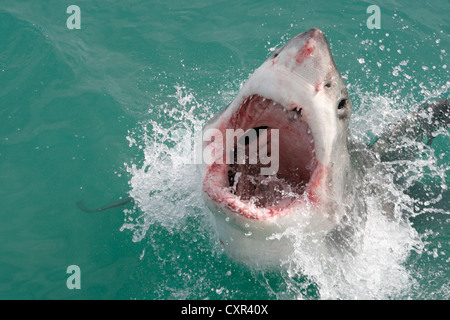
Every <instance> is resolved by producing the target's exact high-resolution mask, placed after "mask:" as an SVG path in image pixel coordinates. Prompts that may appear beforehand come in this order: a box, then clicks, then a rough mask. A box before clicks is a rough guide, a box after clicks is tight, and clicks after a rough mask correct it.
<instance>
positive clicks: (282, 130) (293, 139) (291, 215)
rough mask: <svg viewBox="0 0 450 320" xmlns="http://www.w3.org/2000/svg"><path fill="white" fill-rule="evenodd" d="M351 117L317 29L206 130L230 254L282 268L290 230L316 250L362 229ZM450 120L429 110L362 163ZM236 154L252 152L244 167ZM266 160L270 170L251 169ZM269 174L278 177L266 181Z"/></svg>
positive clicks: (437, 107) (256, 77)
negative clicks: (357, 226) (430, 125)
mask: <svg viewBox="0 0 450 320" xmlns="http://www.w3.org/2000/svg"><path fill="white" fill-rule="evenodd" d="M351 113H352V104H351V101H350V98H349V95H348V92H347V89H346V86H345V84H344V81H343V79H342V76H341V74H340V72H339V70H338V69H337V67H336V63H335V61H334V59H333V56H332V53H331V51H330V48H329V45H328V43H327V40H326V38H325V35H324V33H323V32H322V31H321V30H319V29H317V28H314V29H311V30H309V31H306V32H303V33H301V34H299V35H297V36H295V37H294V38H292V39H291V40H289V41H288V42H287V43H286V44H285V45H284V46H282V47H281V48H279V49H278V50H276V51H274V52H273V54H271V55H270V56H269V57H268V58H267V60H266V61H265V62H264V63H263V64H262V65H261V66H260V67H259V68H257V69H256V70H255V71H254V72H253V74H251V76H250V77H249V78H248V80H247V81H246V82H245V84H244V85H243V86H242V88H241V90H240V91H239V93H238V94H237V96H236V97H235V99H234V100H233V101H232V102H231V104H230V105H229V106H228V107H227V108H225V109H223V110H222V111H220V112H219V113H218V114H217V115H215V116H214V117H213V118H212V119H211V120H210V121H209V122H208V123H207V124H206V125H205V127H204V128H203V132H204V141H205V142H204V145H203V148H204V150H206V149H208V150H209V151H210V152H212V154H213V156H212V161H209V162H208V163H207V164H206V165H204V168H203V178H202V190H203V195H204V199H205V201H206V203H207V205H208V207H209V208H210V210H211V212H212V213H213V216H214V221H215V225H216V229H217V234H218V238H219V241H220V243H221V244H222V246H223V247H224V249H225V251H226V252H227V254H228V255H230V256H231V257H232V258H234V259H235V260H239V261H242V262H245V263H250V264H254V263H255V262H256V263H258V264H279V262H280V260H282V259H286V258H287V257H288V256H289V255H290V254H291V253H292V250H293V242H292V240H291V239H289V237H283V236H280V235H282V234H283V232H284V231H285V230H286V229H287V228H289V227H292V226H297V227H298V230H299V232H305V233H307V234H309V235H311V241H316V242H317V241H323V240H324V239H328V243H329V242H334V243H335V244H336V242H339V239H341V238H342V237H343V236H342V234H343V233H345V230H347V231H348V229H349V228H348V226H350V225H355V224H357V223H363V221H364V217H363V216H364V211H365V204H364V201H363V200H362V199H360V197H359V195H358V190H355V188H356V189H357V188H358V187H357V186H358V183H357V182H358V179H360V172H361V168H360V167H357V166H356V165H355V164H357V163H358V162H361V161H360V160H361V159H356V160H355V159H352V156H351V154H355V153H354V152H353V151H352V150H349V149H350V148H351V145H352V142H351V141H349V122H350V117H351ZM448 114H449V108H448V102H447V101H441V102H440V103H435V104H434V105H431V106H427V107H426V108H422V109H421V110H419V111H418V112H417V113H416V114H414V115H413V116H412V117H411V118H410V119H409V120H405V121H403V122H401V123H400V124H399V125H397V126H396V127H394V129H393V130H392V131H391V132H388V133H386V134H385V135H384V136H382V137H380V138H379V139H378V140H377V141H374V142H372V143H371V145H370V146H369V148H371V150H374V151H375V152H378V155H375V156H373V153H372V152H371V153H370V155H371V156H367V158H369V159H364V162H366V163H367V162H373V161H377V160H379V159H380V157H388V156H389V155H392V153H394V154H395V151H393V149H391V148H389V147H390V146H391V145H392V144H393V143H395V141H394V140H396V137H398V136H400V135H401V134H408V132H409V134H411V135H414V137H419V136H421V134H422V133H423V132H426V133H429V132H431V131H432V129H435V127H433V128H428V129H427V128H425V129H424V125H423V123H433V121H434V120H436V121H437V122H436V121H434V122H436V124H437V126H442V125H443V124H446V125H448V122H449V121H448ZM430 117H431V118H430ZM428 120H430V121H428ZM395 128H397V129H398V130H396V129H395ZM408 128H416V130H412V133H411V130H407V129H408ZM417 128H422V129H417ZM421 130H422V131H421ZM230 132H231V133H232V134H229V133H230ZM248 132H255V133H256V139H255V134H254V133H253V135H248V136H246V135H247V133H248ZM275 133H276V135H275ZM205 137H206V138H205ZM262 137H263V138H264V139H265V140H264V143H263V144H261V143H258V141H259V140H262ZM273 137H276V139H272V140H271V139H270V138H273ZM252 139H253V142H252V141H251V140H252ZM251 145H253V146H254V148H253V149H252V148H250V146H251ZM230 146H231V148H229V147H230ZM239 148H241V149H239ZM263 149H264V150H263ZM237 150H244V151H246V152H247V153H246V156H245V157H244V158H241V159H240V161H239V160H238V159H237V158H238V157H237ZM388 150H389V151H388ZM263 151H264V153H266V154H268V155H270V156H271V157H272V164H268V163H267V161H266V162H264V161H262V160H263V158H261V159H260V160H257V161H253V163H251V162H250V161H245V160H249V159H250V158H251V157H252V152H253V153H263ZM275 153H276V154H275ZM366 154H369V153H366ZM356 157H357V158H358V157H366V156H365V155H364V154H357V155H356ZM267 158H268V157H267V155H266V158H265V159H266V160H267ZM253 159H256V158H253ZM226 160H228V161H226ZM274 163H275V165H273V164H274ZM264 168H266V169H267V168H271V169H272V170H271V171H270V170H269V172H266V173H263V169H264ZM347 233H348V232H347ZM324 242H326V241H324Z"/></svg>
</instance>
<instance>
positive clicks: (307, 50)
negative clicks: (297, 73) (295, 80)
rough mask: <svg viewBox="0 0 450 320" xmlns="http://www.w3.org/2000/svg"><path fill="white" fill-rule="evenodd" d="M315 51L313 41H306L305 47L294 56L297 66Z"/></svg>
mask: <svg viewBox="0 0 450 320" xmlns="http://www.w3.org/2000/svg"><path fill="white" fill-rule="evenodd" d="M315 49H316V45H315V43H314V41H307V42H306V43H305V45H304V46H303V47H302V48H301V49H300V50H298V52H297V54H296V55H295V61H297V63H298V64H302V63H303V62H304V61H305V59H306V58H308V57H309V56H310V55H311V54H312V52H313V51H314V50H315Z"/></svg>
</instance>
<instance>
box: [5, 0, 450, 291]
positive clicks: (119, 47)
mask: <svg viewBox="0 0 450 320" xmlns="http://www.w3.org/2000/svg"><path fill="white" fill-rule="evenodd" d="M372 4H376V5H378V6H379V8H380V29H369V28H368V25H367V20H368V19H369V17H370V16H371V13H367V8H368V7H369V6H370V5H372ZM70 5H77V6H78V8H79V9H80V15H79V19H78V20H79V22H80V25H79V27H80V29H76V28H74V29H73V28H69V27H68V22H69V26H73V25H71V24H70V23H71V22H74V21H77V20H73V19H75V18H77V17H76V16H73V14H75V13H76V12H75V11H69V13H67V9H68V7H69V6H70ZM449 9H450V6H449V2H448V0H435V1H406V0H396V1H393V0H391V1H387V0H384V1H383V0H380V1H376V3H373V2H370V1H323V0H314V1H299V0H297V1H260V0H258V1H256V0H251V1H250V0H249V1H199V0H192V1H170V0H169V1H166V0H165V1H138V0H136V1H129V2H126V1H112V0H108V1H107V0H105V1H55V0H51V1H50V0H49V1H17V0H2V1H0V299H126V300H128V299H445V300H446V299H449V298H450V281H449V279H450V268H449V262H450V215H449V213H450V192H449V187H450V181H449V179H450V178H449V173H450V166H449V165H450V151H449V142H450V136H449V132H448V130H447V129H443V130H440V131H439V132H438V133H437V135H436V137H435V138H434V140H433V144H432V145H431V146H427V145H424V144H420V146H418V147H420V148H421V149H420V150H421V152H420V153H419V154H418V156H417V157H416V159H412V160H403V161H397V162H395V161H394V162H392V163H387V164H385V167H386V171H385V172H387V173H384V174H380V172H378V173H377V172H372V173H368V176H367V177H366V179H367V180H368V181H371V182H372V183H378V184H379V185H380V186H383V187H385V188H389V189H390V190H391V191H392V194H394V195H395V203H396V210H397V212H398V213H399V215H398V216H397V218H396V219H393V220H392V219H387V218H386V217H385V216H383V215H382V214H381V212H380V210H379V207H380V204H381V203H382V202H383V199H379V198H377V195H376V192H375V194H370V195H366V194H361V197H363V198H365V200H367V202H368V203H369V204H370V206H369V212H368V218H367V225H366V227H365V229H364V233H365V234H364V240H363V241H364V243H363V244H362V246H361V252H360V253H359V254H358V255H357V256H356V257H355V258H354V259H353V260H351V261H340V260H333V258H332V257H323V256H317V253H316V254H314V253H312V252H301V251H299V252H296V254H294V255H293V257H292V259H291V260H290V261H287V262H285V263H284V265H283V266H281V267H280V269H265V268H257V267H247V266H245V265H241V264H238V263H236V262H234V261H232V260H231V259H230V258H228V257H227V255H226V254H225V253H224V252H223V250H222V248H221V246H220V244H219V242H218V240H217V237H216V233H215V230H214V224H213V220H212V218H211V214H210V212H209V211H208V210H207V208H206V206H205V204H204V203H203V200H202V197H201V190H200V173H199V171H198V169H197V167H196V166H195V165H193V164H189V163H186V161H184V160H183V158H182V157H180V153H179V152H178V151H179V150H178V148H177V146H178V143H179V141H180V139H179V137H178V136H177V135H176V134H174V132H179V131H177V130H178V129H180V128H184V129H187V130H197V129H198V128H201V126H202V125H203V124H204V123H205V122H206V121H207V120H208V119H209V118H210V117H212V115H213V114H214V113H216V112H217V111H219V110H220V109H222V108H223V107H225V106H226V105H228V104H229V103H230V102H231V101H232V99H233V97H234V96H235V95H236V94H237V92H238V91H239V88H240V86H241V85H242V84H243V82H244V81H245V80H246V79H247V78H248V76H249V74H251V73H252V72H253V70H254V69H255V68H257V67H258V66H259V65H260V64H261V63H262V62H263V61H264V60H265V59H266V58H267V57H268V56H269V55H270V54H271V53H272V52H273V50H275V48H277V47H280V46H281V45H283V44H284V43H285V42H286V41H288V40H289V39H290V38H291V37H293V36H295V35H296V34H298V33H301V32H303V31H306V30H308V29H310V28H312V27H318V28H320V29H322V30H323V31H324V33H325V34H326V36H327V39H328V42H329V43H330V46H331V50H332V52H333V55H334V58H335V61H336V64H337V66H338V68H339V70H340V72H341V73H342V75H343V77H344V80H345V82H346V84H347V88H348V91H349V95H350V98H351V100H352V103H353V115H352V121H351V132H352V139H359V140H360V141H365V142H367V143H368V142H369V141H371V139H372V138H373V137H374V136H376V135H379V134H381V133H382V132H383V131H384V130H385V128H387V127H388V126H389V125H390V124H391V123H394V122H396V121H398V120H399V119H401V118H403V117H405V116H406V115H407V114H408V113H409V112H410V111H413V110H415V109H417V108H418V107H419V106H420V105H422V104H423V103H425V102H427V101H432V100H435V99H439V98H444V99H448V96H449V88H450V79H449V68H450V61H449V50H450V38H449V31H450V28H449V19H448V12H449ZM68 20H69V21H68ZM127 197H131V198H133V200H134V201H133V202H131V203H128V204H126V205H124V206H122V207H116V208H113V209H111V210H108V211H104V212H97V213H87V212H84V211H81V210H80V209H79V208H78V206H77V205H76V203H77V202H78V201H83V202H84V204H85V206H86V207H89V208H96V207H102V206H105V205H108V204H110V203H112V202H116V201H119V200H121V199H126V198H127ZM298 247H301V246H298ZM69 266H78V268H79V269H78V271H79V272H74V273H72V272H71V271H69V272H68V267H69ZM69 270H70V269H69ZM72 276H79V277H78V278H70V277H72ZM69 278H70V279H69ZM71 279H72V280H73V281H72V280H71ZM70 283H72V284H74V283H78V284H80V288H79V289H77V288H72V289H71V288H69V287H70Z"/></svg>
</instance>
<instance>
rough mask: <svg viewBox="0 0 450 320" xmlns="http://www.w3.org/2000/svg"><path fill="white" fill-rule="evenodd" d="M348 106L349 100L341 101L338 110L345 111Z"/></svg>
mask: <svg viewBox="0 0 450 320" xmlns="http://www.w3.org/2000/svg"><path fill="white" fill-rule="evenodd" d="M346 104H347V99H341V101H339V104H338V107H337V108H338V110H341V109H343V108H345V105H346Z"/></svg>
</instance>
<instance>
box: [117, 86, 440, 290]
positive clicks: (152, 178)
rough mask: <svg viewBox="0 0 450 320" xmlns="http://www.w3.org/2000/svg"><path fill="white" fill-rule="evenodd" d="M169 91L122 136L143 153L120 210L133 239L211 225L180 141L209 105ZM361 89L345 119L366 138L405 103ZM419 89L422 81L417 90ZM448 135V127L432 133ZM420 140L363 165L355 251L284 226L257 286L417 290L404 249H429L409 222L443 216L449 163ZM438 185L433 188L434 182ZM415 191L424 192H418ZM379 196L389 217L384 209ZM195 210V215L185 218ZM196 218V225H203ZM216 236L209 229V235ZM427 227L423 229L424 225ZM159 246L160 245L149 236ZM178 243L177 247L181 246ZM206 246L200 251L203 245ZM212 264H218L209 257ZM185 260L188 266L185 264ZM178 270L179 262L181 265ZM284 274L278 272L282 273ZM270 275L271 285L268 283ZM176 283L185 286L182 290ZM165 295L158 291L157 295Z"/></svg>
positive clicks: (404, 109)
mask: <svg viewBox="0 0 450 320" xmlns="http://www.w3.org/2000/svg"><path fill="white" fill-rule="evenodd" d="M175 89H176V92H175V94H172V95H168V96H169V97H170V98H171V99H172V103H171V102H166V103H163V104H161V105H160V106H158V107H154V108H153V109H154V110H157V112H156V113H155V112H153V118H152V119H150V120H148V121H146V122H143V123H141V126H140V128H138V129H137V130H136V131H134V132H130V133H129V135H128V137H127V140H128V141H129V144H130V147H132V148H137V149H138V150H139V152H140V153H142V154H143V159H142V160H141V161H139V162H138V163H134V162H130V163H127V164H125V167H126V169H127V171H128V173H129V174H130V177H131V179H130V187H131V191H130V196H132V197H133V198H134V199H135V201H136V204H137V206H136V208H135V209H133V210H128V211H125V213H126V217H125V220H126V221H125V223H124V224H123V226H122V228H121V230H129V231H132V234H133V241H135V242H140V241H142V240H143V239H145V238H148V237H149V236H150V237H151V236H153V233H150V234H148V231H149V229H150V228H151V227H152V226H155V225H157V226H158V227H162V228H164V229H165V230H167V231H168V232H169V233H171V234H177V233H179V232H182V230H185V229H186V225H191V226H192V224H193V223H194V222H193V221H195V226H196V230H197V231H198V229H199V228H200V229H202V230H203V231H202V230H201V231H200V232H204V230H206V229H208V228H212V225H213V224H212V223H211V220H210V214H209V212H208V210H207V209H206V207H205V206H204V204H203V199H202V196H201V184H200V179H201V174H200V169H199V168H198V167H196V166H195V165H192V164H189V161H188V162H186V157H185V154H183V153H182V152H180V150H181V149H182V148H181V149H180V146H181V145H183V144H184V143H185V142H184V140H183V135H179V134H176V133H179V132H180V130H181V129H182V130H192V131H195V130H198V129H199V128H201V127H202V126H203V124H204V123H205V114H204V113H200V110H205V109H206V110H211V107H209V106H207V105H206V104H205V103H203V102H199V101H198V100H197V99H196V98H195V95H194V94H193V93H192V92H191V91H190V90H188V89H186V87H183V86H177V87H175ZM352 89H353V92H355V94H356V95H358V100H360V102H361V103H360V107H359V109H357V110H356V112H355V114H354V116H353V119H352V121H353V122H352V138H353V139H354V140H357V141H359V142H363V143H367V142H368V141H370V140H371V138H372V137H373V136H374V135H379V134H380V133H382V128H386V127H387V126H388V125H389V124H391V123H392V122H395V121H396V120H398V119H401V118H402V117H404V116H405V115H406V114H407V113H408V109H409V108H410V106H409V102H407V101H406V100H404V101H403V103H404V104H403V105H402V104H400V105H399V103H398V99H397V97H390V96H385V95H381V94H374V93H370V92H364V91H362V90H361V89H360V88H358V87H357V86H353V87H352ZM424 90H425V89H424ZM447 90H448V86H447V85H444V86H442V87H441V90H440V91H438V92H434V93H433V94H432V96H439V95H442V94H444V93H445V92H446V91H447ZM439 137H440V138H441V139H448V138H449V134H448V132H447V131H446V130H442V131H440V132H439V133H438V137H437V138H439ZM405 143H406V144H409V145H410V146H412V145H413V144H414V147H416V148H418V150H419V155H418V157H417V158H415V159H406V160H396V161H391V162H384V163H379V164H377V165H375V166H374V167H372V168H367V170H366V173H365V176H364V178H363V180H362V181H361V182H360V183H361V186H364V188H360V189H358V190H360V194H359V195H358V196H359V197H361V198H364V200H365V203H366V206H367V213H366V221H365V224H363V225H362V226H361V227H358V228H357V230H356V233H357V234H358V237H357V238H358V239H360V243H359V244H358V245H357V246H355V247H354V248H353V252H351V253H348V254H344V255H343V254H342V253H341V252H333V251H330V250H327V249H326V248H325V244H324V242H321V241H318V240H317V239H312V237H311V235H308V234H306V233H304V232H303V233H302V232H299V230H298V228H296V227H295V226H293V227H292V228H289V229H288V230H286V232H285V233H284V234H281V235H274V236H275V237H276V236H279V237H290V238H292V239H294V243H295V251H294V253H293V254H292V256H291V257H290V259H289V260H288V261H284V262H283V265H282V268H281V270H279V271H278V272H276V273H271V272H270V271H268V270H265V269H257V268H255V269H253V270H252V276H253V277H254V279H255V281H257V282H258V283H259V285H261V286H263V287H264V288H266V290H267V292H266V294H267V295H269V296H272V297H275V298H279V299H284V298H289V299H292V298H299V299H302V298H311V297H314V296H315V297H318V298H321V299H389V298H405V297H414V296H417V295H418V293H419V292H420V290H421V288H422V287H421V286H422V285H421V284H420V283H419V282H420V281H418V280H417V277H418V275H417V273H416V272H415V270H414V264H413V265H409V264H408V263H409V260H410V259H411V255H412V254H414V255H415V256H419V257H421V256H422V255H423V253H424V252H427V242H426V241H425V238H426V236H424V234H420V233H419V232H418V231H417V229H416V228H415V227H414V225H413V223H412V219H414V217H417V216H420V215H423V214H426V213H427V212H436V211H438V212H440V213H443V214H448V208H444V209H436V205H437V204H439V203H441V202H442V200H443V198H444V196H445V195H444V192H445V190H446V186H447V181H446V176H447V172H448V170H449V166H448V161H446V160H445V159H447V158H448V151H445V152H446V153H445V152H444V153H445V154H444V155H442V154H437V153H436V152H435V150H434V149H433V148H431V147H429V146H426V145H425V144H423V143H421V142H416V141H405ZM436 184H437V185H438V186H439V187H438V188H434V187H433V185H436ZM422 192H424V193H423V194H424V195H425V196H422ZM386 204H388V205H389V208H388V209H389V210H390V212H391V214H390V215H386V214H385V213H384V211H386V207H385V206H386ZM191 218H194V219H191ZM200 225H202V226H200ZM210 235H211V236H212V237H213V236H214V235H213V233H210ZM428 235H429V233H428ZM212 243H214V239H212V240H211V243H210V244H209V245H210V246H211V247H210V248H209V249H208V248H207V249H205V248H200V249H196V248H190V250H192V251H193V252H195V251H196V250H197V251H199V252H197V254H198V255H199V256H202V255H204V254H207V255H209V256H211V255H214V252H215V254H216V258H217V259H219V260H220V258H219V257H220V256H221V255H223V253H222V252H221V251H220V249H218V246H215V245H213V244H212ZM153 245H154V246H156V247H157V246H158V244H157V243H154V244H153ZM179 250H183V249H182V248H180V249H179ZM205 250H206V252H205ZM209 263H210V264H212V265H213V267H216V268H219V266H218V265H215V264H214V262H209ZM186 268H188V267H186ZM180 272H182V273H183V272H186V270H185V269H184V268H183V267H181V266H180ZM217 276H218V274H217V273H212V274H207V277H209V279H208V280H206V279H204V281H205V282H204V283H203V285H202V286H201V288H200V287H197V286H196V288H197V289H192V290H200V291H202V292H195V293H193V292H190V291H189V288H184V287H183V288H180V292H182V291H183V290H184V291H186V290H187V291H186V292H188V293H186V294H187V296H189V292H190V294H194V295H195V296H208V293H207V292H205V290H206V291H208V289H207V288H208V285H207V284H208V283H209V284H210V285H211V286H213V283H214V281H213V280H212V279H211V278H214V277H217ZM280 276H281V277H280ZM274 283H275V284H274ZM221 288H222V289H221V290H219V291H220V292H221V293H222V292H227V296H228V297H229V298H234V297H235V296H233V292H236V291H237V290H233V289H232V287H227V286H226V285H225V286H224V287H221ZM184 291H183V292H184ZM161 295H162V296H164V294H163V293H161Z"/></svg>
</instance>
